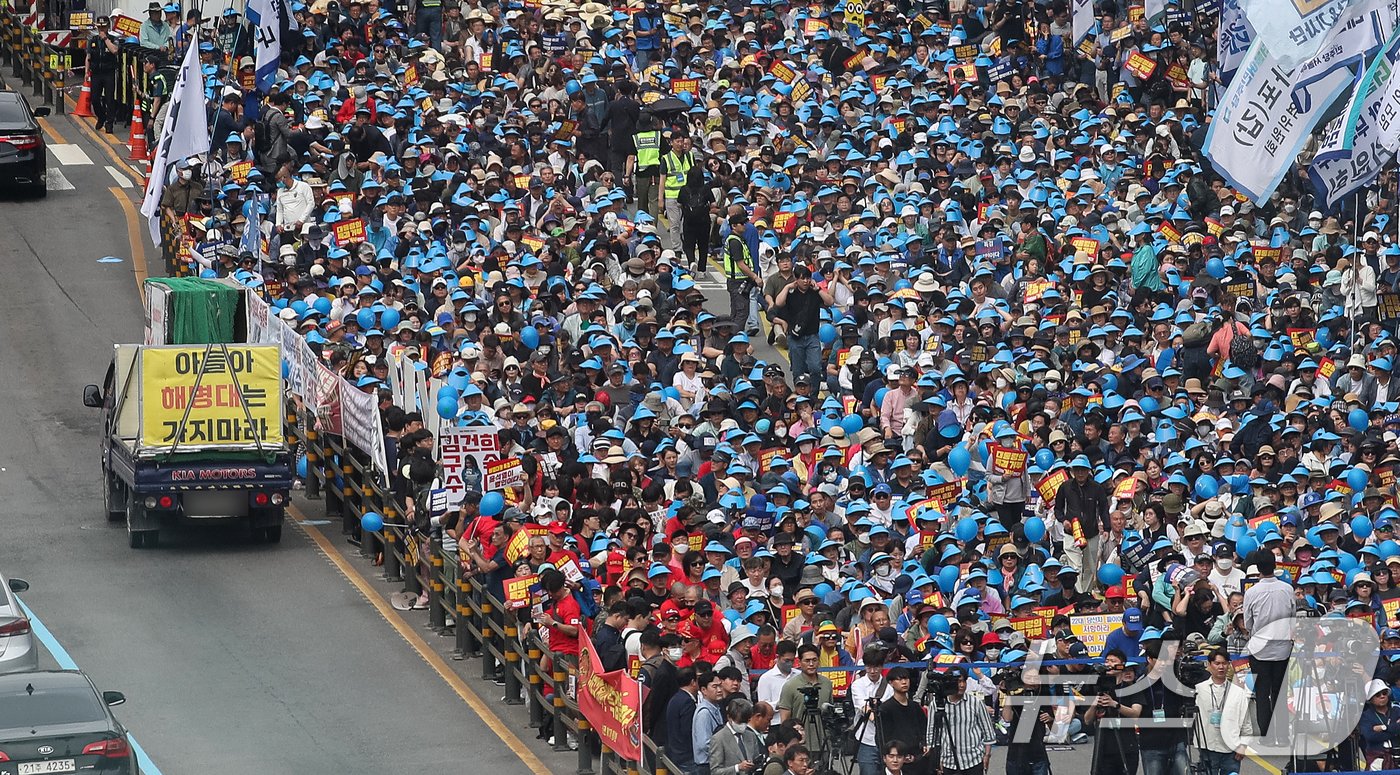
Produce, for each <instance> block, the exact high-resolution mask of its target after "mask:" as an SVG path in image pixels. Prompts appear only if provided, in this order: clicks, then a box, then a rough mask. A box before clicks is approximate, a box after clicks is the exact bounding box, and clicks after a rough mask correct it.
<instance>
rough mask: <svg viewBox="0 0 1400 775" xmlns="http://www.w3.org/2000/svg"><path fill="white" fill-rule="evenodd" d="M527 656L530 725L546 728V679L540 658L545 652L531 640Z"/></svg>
mask: <svg viewBox="0 0 1400 775" xmlns="http://www.w3.org/2000/svg"><path fill="white" fill-rule="evenodd" d="M526 655H527V658H528V659H529V662H530V670H529V672H528V673H527V674H526V676H525V678H526V680H527V681H528V682H529V684H530V691H529V697H528V699H529V702H530V726H532V727H534V728H536V729H543V728H544V681H543V680H541V678H540V658H541V657H543V656H544V652H542V651H540V648H539V646H537V645H535V641H534V640H531V641H530V643H529V646H528V649H527V650H526Z"/></svg>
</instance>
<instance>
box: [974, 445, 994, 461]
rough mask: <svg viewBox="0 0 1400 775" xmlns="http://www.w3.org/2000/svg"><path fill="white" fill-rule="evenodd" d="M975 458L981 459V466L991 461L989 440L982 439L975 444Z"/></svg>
mask: <svg viewBox="0 0 1400 775" xmlns="http://www.w3.org/2000/svg"><path fill="white" fill-rule="evenodd" d="M977 457H979V458H981V459H982V465H986V464H987V461H989V460H991V459H992V440H991V439H982V440H981V441H979V442H977Z"/></svg>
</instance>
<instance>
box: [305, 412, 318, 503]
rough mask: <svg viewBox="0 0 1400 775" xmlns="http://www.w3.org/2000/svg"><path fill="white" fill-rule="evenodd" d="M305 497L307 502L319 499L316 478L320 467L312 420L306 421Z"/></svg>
mask: <svg viewBox="0 0 1400 775" xmlns="http://www.w3.org/2000/svg"><path fill="white" fill-rule="evenodd" d="M305 436H306V482H305V484H306V489H305V491H304V492H305V493H306V497H307V499H308V500H313V501H315V500H320V499H321V480H320V479H318V478H317V477H316V474H317V472H318V471H320V466H321V454H320V449H321V448H320V446H319V444H318V443H317V441H316V429H315V427H314V426H313V425H312V418H308V419H307V420H306V432H305Z"/></svg>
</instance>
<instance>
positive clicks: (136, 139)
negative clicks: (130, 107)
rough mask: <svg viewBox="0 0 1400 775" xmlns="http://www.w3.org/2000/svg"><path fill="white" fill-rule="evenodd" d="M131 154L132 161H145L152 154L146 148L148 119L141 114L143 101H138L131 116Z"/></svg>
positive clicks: (129, 157)
mask: <svg viewBox="0 0 1400 775" xmlns="http://www.w3.org/2000/svg"><path fill="white" fill-rule="evenodd" d="M130 146H131V155H130V156H127V157H126V158H128V159H130V160H132V161H145V160H146V159H147V157H149V156H150V151H149V150H147V148H146V120H145V118H144V117H142V115H141V103H139V102H138V103H136V112H135V113H133V114H132V116H131V142H130Z"/></svg>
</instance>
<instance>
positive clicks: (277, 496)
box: [272, 492, 287, 506]
mask: <svg viewBox="0 0 1400 775" xmlns="http://www.w3.org/2000/svg"><path fill="white" fill-rule="evenodd" d="M286 502H287V496H285V495H283V494H282V493H280V492H274V493H273V494H272V505H274V506H281V505H282V504H283V503H286Z"/></svg>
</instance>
